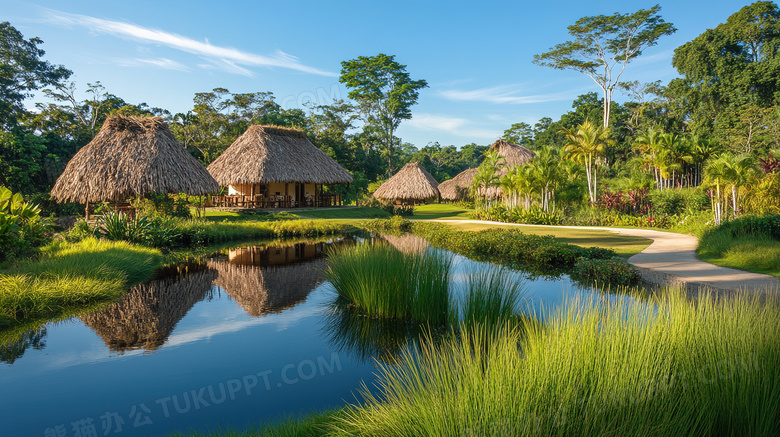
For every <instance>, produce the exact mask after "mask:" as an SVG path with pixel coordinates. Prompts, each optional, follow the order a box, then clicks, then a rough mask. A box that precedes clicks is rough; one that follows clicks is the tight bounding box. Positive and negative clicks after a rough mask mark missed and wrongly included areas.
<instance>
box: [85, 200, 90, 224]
mask: <svg viewBox="0 0 780 437" xmlns="http://www.w3.org/2000/svg"><path fill="white" fill-rule="evenodd" d="M84 215H85V216H86V220H87V221H89V200H87V209H86V211H85V214H84Z"/></svg>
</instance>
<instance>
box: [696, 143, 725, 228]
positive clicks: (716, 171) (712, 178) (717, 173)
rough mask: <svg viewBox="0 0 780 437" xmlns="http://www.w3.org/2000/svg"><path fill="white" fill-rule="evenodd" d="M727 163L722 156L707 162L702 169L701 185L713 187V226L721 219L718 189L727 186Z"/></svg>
mask: <svg viewBox="0 0 780 437" xmlns="http://www.w3.org/2000/svg"><path fill="white" fill-rule="evenodd" d="M728 173H729V162H728V160H727V159H724V158H723V156H721V157H719V158H717V159H713V160H711V161H709V162H708V163H707V165H706V167H704V180H703V181H702V183H703V184H704V185H707V186H714V187H715V204H714V205H713V206H714V208H715V224H716V225H719V224H720V223H721V218H722V209H721V203H720V199H721V197H720V187H721V185H723V186H726V185H727V184H728Z"/></svg>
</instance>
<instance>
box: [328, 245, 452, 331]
mask: <svg viewBox="0 0 780 437" xmlns="http://www.w3.org/2000/svg"><path fill="white" fill-rule="evenodd" d="M328 264H329V267H328V270H327V271H326V278H327V279H328V281H330V283H331V284H332V285H333V287H334V288H335V289H336V292H337V293H338V295H339V297H340V299H341V300H342V301H343V302H345V303H348V304H350V305H353V306H354V307H355V308H356V309H357V310H358V311H360V312H362V313H364V314H366V315H368V316H370V317H385V318H409V319H414V320H416V321H420V322H430V323H432V324H439V323H446V322H447V321H448V320H449V319H450V317H451V314H450V307H451V305H450V297H449V283H450V270H451V267H452V258H451V257H450V256H447V255H445V254H443V253H442V252H438V251H429V252H426V253H423V254H407V253H403V252H400V251H398V250H396V249H394V248H392V247H390V246H387V245H383V244H377V245H369V244H360V245H357V246H353V247H349V248H345V249H340V250H336V251H334V252H333V253H332V254H331V256H330V257H329V258H328Z"/></svg>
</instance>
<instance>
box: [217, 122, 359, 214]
mask: <svg viewBox="0 0 780 437" xmlns="http://www.w3.org/2000/svg"><path fill="white" fill-rule="evenodd" d="M208 171H209V173H211V175H212V176H214V179H216V180H217V182H219V184H220V185H223V186H228V188H229V193H230V194H240V195H245V196H254V195H260V194H262V195H265V196H285V198H286V200H287V201H289V203H290V204H289V205H288V206H302V205H307V204H308V205H311V206H313V205H314V204H318V205H320V204H322V202H318V201H317V200H318V199H319V195H320V192H321V186H322V185H325V184H328V185H329V184H349V183H352V175H351V174H349V172H348V171H347V170H345V169H344V167H342V166H341V165H339V164H338V163H337V162H336V161H334V160H333V159H332V158H331V157H329V156H328V155H326V154H325V153H324V152H323V151H322V150H320V149H318V148H317V147H316V146H315V145H314V144H312V143H311V142H310V141H309V139H308V138H307V137H306V134H305V133H304V132H301V131H299V130H297V129H291V128H286V127H280V126H260V125H252V126H250V127H249V128H248V129H247V130H246V132H244V133H243V134H242V135H241V136H240V137H238V138H237V139H236V141H234V142H233V144H232V145H231V146H230V147H228V149H227V150H225V151H224V152H223V153H222V154H221V155H219V157H218V158H217V159H216V160H214V162H212V163H211V164H210V165H209V166H208Z"/></svg>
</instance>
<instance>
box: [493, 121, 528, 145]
mask: <svg viewBox="0 0 780 437" xmlns="http://www.w3.org/2000/svg"><path fill="white" fill-rule="evenodd" d="M501 138H503V139H504V141H507V142H510V143H512V144H520V145H521V146H525V147H529V146H530V145H531V143H532V142H533V138H534V131H533V127H531V125H530V124H528V123H524V122H522V121H521V122H520V123H514V124H512V126H509V129H507V130H505V131H504V135H503V136H502V137H501Z"/></svg>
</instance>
